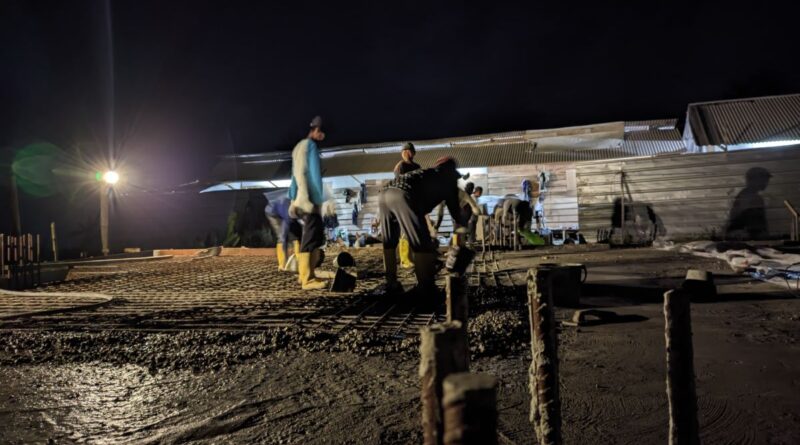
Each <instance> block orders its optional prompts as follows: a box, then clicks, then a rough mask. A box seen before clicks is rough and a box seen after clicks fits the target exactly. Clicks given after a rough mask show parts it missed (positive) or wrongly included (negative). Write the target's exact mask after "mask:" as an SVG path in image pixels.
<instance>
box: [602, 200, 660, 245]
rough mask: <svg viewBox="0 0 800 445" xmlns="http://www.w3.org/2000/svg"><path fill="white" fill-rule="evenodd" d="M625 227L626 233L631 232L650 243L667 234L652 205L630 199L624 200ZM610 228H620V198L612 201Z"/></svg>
mask: <svg viewBox="0 0 800 445" xmlns="http://www.w3.org/2000/svg"><path fill="white" fill-rule="evenodd" d="M625 226H626V227H627V229H626V231H628V232H631V231H632V232H634V233H636V234H638V237H640V238H642V239H649V240H650V241H652V240H654V239H655V238H656V237H659V236H664V235H666V234H667V229H666V227H664V223H663V222H662V221H661V217H659V216H658V214H656V212H655V211H654V210H653V206H652V205H650V204H649V203H646V202H633V200H632V199H630V198H628V199H626V200H625ZM611 227H612V228H613V229H621V228H622V200H621V199H620V198H616V199H615V200H614V208H613V211H612V213H611Z"/></svg>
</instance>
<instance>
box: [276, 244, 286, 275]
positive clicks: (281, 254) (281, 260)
mask: <svg viewBox="0 0 800 445" xmlns="http://www.w3.org/2000/svg"><path fill="white" fill-rule="evenodd" d="M275 256H277V257H278V270H280V271H282V272H283V271H285V270H286V251H285V250H283V243H278V244H277V245H276V246H275Z"/></svg>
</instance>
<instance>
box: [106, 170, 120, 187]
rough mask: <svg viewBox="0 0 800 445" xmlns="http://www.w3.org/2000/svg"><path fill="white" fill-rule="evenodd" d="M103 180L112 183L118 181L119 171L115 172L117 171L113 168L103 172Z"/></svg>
mask: <svg viewBox="0 0 800 445" xmlns="http://www.w3.org/2000/svg"><path fill="white" fill-rule="evenodd" d="M103 181H105V182H106V184H109V185H114V184H116V183H117V182H119V173H117V172H115V171H113V170H109V171H107V172H105V173H103Z"/></svg>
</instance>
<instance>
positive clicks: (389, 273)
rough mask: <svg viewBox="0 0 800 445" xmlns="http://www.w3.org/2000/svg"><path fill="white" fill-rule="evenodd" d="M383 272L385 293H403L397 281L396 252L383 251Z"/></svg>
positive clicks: (392, 250)
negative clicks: (384, 275)
mask: <svg viewBox="0 0 800 445" xmlns="http://www.w3.org/2000/svg"><path fill="white" fill-rule="evenodd" d="M383 270H384V271H385V272H386V293H387V294H396V293H401V292H403V286H402V285H401V284H400V282H398V281H397V251H396V250H395V249H383Z"/></svg>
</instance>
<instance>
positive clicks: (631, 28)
mask: <svg viewBox="0 0 800 445" xmlns="http://www.w3.org/2000/svg"><path fill="white" fill-rule="evenodd" d="M256 3H257V4H256ZM601 3H606V2H594V3H592V5H593V6H589V7H582V6H579V5H577V4H576V3H574V2H541V1H534V2H528V4H527V6H524V7H522V6H509V5H501V4H500V2H493V3H489V2H485V3H484V4H483V6H482V7H480V8H477V7H473V6H468V5H466V4H465V3H460V2H459V3H456V2H446V3H445V2H420V3H407V2H377V1H368V2H334V1H327V2H321V3H320V4H319V5H314V4H313V3H311V2H299V1H297V2H242V3H237V2H231V1H226V2H222V1H220V2H216V3H213V4H206V3H201V2H172V1H152V2H151V1H118V2H111V4H109V3H107V2H102V1H88V0H87V1H78V2H74V1H54V2H50V3H45V2H36V1H14V0H12V1H10V2H9V0H4V1H3V2H2V4H0V60H2V63H0V147H5V148H6V149H11V150H14V149H17V148H19V147H22V146H25V145H26V144H29V143H31V142H34V141H49V142H52V143H54V144H56V145H58V146H60V147H64V148H65V149H70V147H74V146H75V145H76V144H80V145H81V146H83V147H84V150H89V151H94V152H96V153H97V154H100V153H106V152H107V150H108V149H107V147H108V145H109V143H108V141H109V135H111V134H113V140H114V147H115V148H114V150H115V153H116V154H115V156H120V157H123V158H124V159H126V162H127V163H128V165H129V166H130V167H131V168H133V169H135V170H137V171H138V175H137V177H138V180H139V181H142V183H146V184H148V185H150V186H153V187H169V186H171V185H174V184H178V183H181V182H185V181H188V180H191V179H194V178H203V177H204V176H205V175H207V173H208V170H209V168H210V166H211V165H212V164H213V162H214V160H215V157H216V156H218V155H223V154H231V153H248V152H262V151H270V150H288V149H290V148H291V147H292V146H293V144H294V142H296V140H297V139H298V138H300V137H302V136H303V135H304V132H305V130H306V128H307V124H308V122H309V120H310V119H311V117H312V116H313V115H314V114H321V115H322V116H323V117H324V118H325V120H326V123H327V125H326V126H327V132H328V136H329V138H328V140H327V141H326V143H325V144H324V145H326V146H330V145H339V144H350V143H367V142H380V141H388V140H403V139H421V138H433V137H446V136H457V135H468V134H477V133H483V132H498V131H507V130H520V129H530V128H548V127H556V126H568V125H580V124H589V123H597V122H604V121H613V120H626V119H627V120H635V119H649V118H663V117H678V118H681V117H683V115H684V113H685V109H686V105H687V103H690V102H696V101H704V100H715V99H725V98H736V97H749V96H757V95H768V94H785V93H797V92H800V74H798V72H797V70H795V69H794V67H793V65H795V63H794V61H793V59H796V54H797V44H798V42H799V41H800V39H799V38H798V34H797V30H796V17H797V14H796V11H790V10H786V9H781V8H780V7H778V6H776V5H774V4H773V2H765V1H762V2H753V3H751V4H750V5H749V6H748V7H747V8H738V7H731V6H730V5H732V3H730V2H727V3H726V2H720V3H719V4H718V5H707V6H704V5H700V4H696V3H695V2H691V3H687V4H680V3H677V2H664V4H663V5H662V6H655V5H654V4H653V3H654V2H626V3H625V4H623V3H622V2H614V3H615V4H617V5H618V6H603V5H601ZM344 4H347V5H348V6H347V7H344V6H343V5H344ZM112 122H113V133H112V131H111V130H110V129H111V128H112V125H111V123H112Z"/></svg>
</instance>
